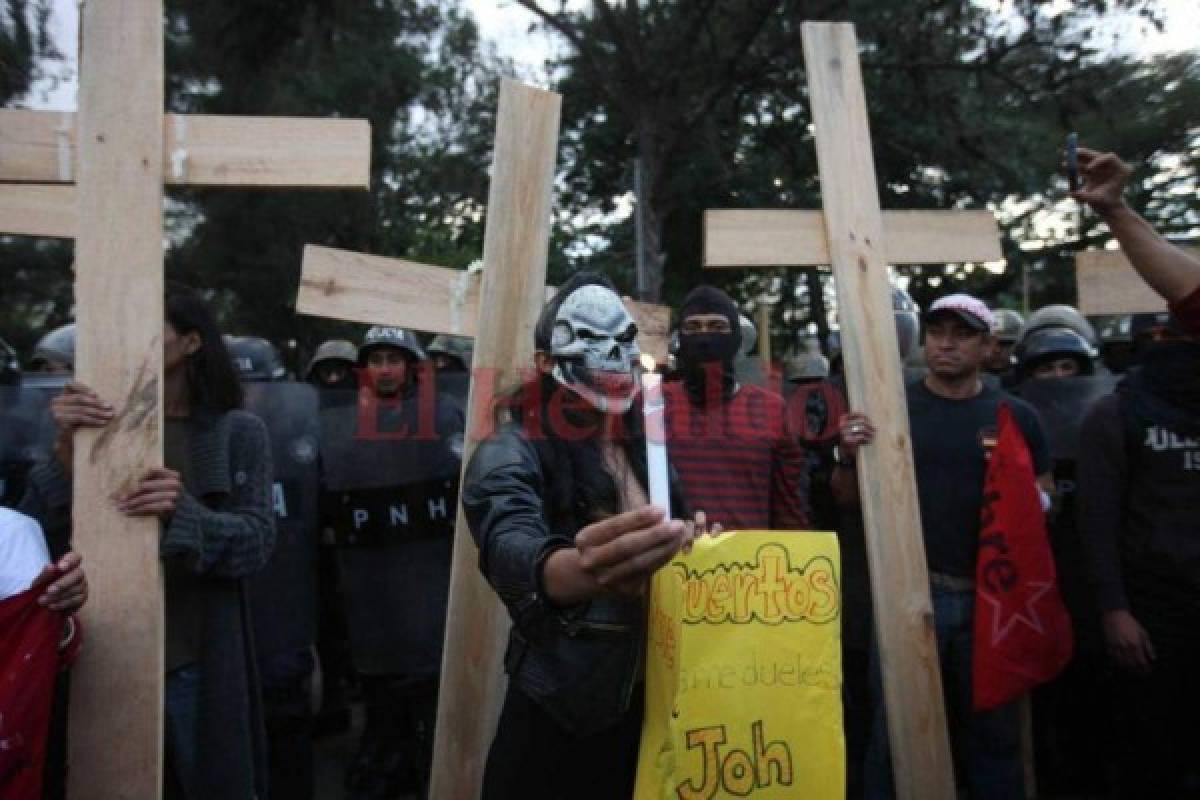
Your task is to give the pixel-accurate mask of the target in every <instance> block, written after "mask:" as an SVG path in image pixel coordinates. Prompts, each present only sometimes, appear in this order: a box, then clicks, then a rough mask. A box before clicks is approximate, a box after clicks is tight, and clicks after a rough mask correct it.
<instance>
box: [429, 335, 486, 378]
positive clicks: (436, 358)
mask: <svg viewBox="0 0 1200 800" xmlns="http://www.w3.org/2000/svg"><path fill="white" fill-rule="evenodd" d="M425 352H426V353H428V354H429V360H430V361H432V362H433V366H434V368H435V369H437V371H438V372H467V371H468V370H470V369H471V358H472V356H473V355H474V352H475V347H474V345H473V344H472V343H471V340H470V339H468V338H467V337H465V336H449V335H447V334H444V333H439V334H438V335H437V336H435V337H433V341H432V342H430V343H429V347H427V348H425Z"/></svg>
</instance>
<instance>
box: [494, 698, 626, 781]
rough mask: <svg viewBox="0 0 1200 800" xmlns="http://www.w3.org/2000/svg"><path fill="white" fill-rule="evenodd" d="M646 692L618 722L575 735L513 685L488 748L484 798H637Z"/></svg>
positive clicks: (505, 699)
mask: <svg viewBox="0 0 1200 800" xmlns="http://www.w3.org/2000/svg"><path fill="white" fill-rule="evenodd" d="M641 730H642V692H641V689H640V687H639V689H638V690H637V691H635V694H634V702H633V707H631V708H630V710H629V711H628V712H627V713H626V714H625V716H624V717H622V718H621V721H620V722H619V723H617V725H616V726H615V727H613V728H610V729H608V730H605V731H602V732H600V733H596V734H592V735H590V736H576V735H574V734H572V733H571V732H569V731H567V730H565V729H564V728H563V727H562V726H561V725H559V724H558V723H557V722H555V721H554V720H553V719H552V718H551V717H550V715H549V714H547V713H546V712H545V711H543V710H542V708H541V707H540V706H538V705H537V704H536V703H534V702H533V700H531V699H530V698H529V697H528V696H527V695H526V694H525V693H524V692H522V691H521V690H520V689H518V688H517V687H515V686H513V685H511V684H510V685H509V687H508V694H507V696H506V697H505V698H504V710H503V711H501V713H500V725H499V728H498V729H497V731H496V738H495V739H494V740H493V741H492V749H491V750H490V751H489V752H488V761H487V768H486V770H485V771H484V776H483V800H617V799H618V798H622V799H623V798H630V797H632V796H633V783H634V779H635V778H636V777H637V757H638V743H639V740H640V737H641Z"/></svg>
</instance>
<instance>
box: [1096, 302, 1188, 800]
mask: <svg viewBox="0 0 1200 800" xmlns="http://www.w3.org/2000/svg"><path fill="white" fill-rule="evenodd" d="M1141 345H1142V346H1141V347H1140V348H1139V349H1138V350H1137V351H1135V356H1134V357H1135V360H1136V362H1137V364H1138V366H1135V367H1134V368H1132V369H1131V370H1130V371H1129V373H1128V374H1127V376H1126V378H1125V379H1124V380H1123V381H1122V382H1121V384H1120V385H1119V386H1118V387H1117V391H1116V392H1114V393H1113V394H1111V395H1108V396H1107V397H1104V398H1101V399H1100V400H1099V401H1097V402H1096V404H1095V405H1094V406H1092V409H1091V411H1090V412H1088V415H1087V418H1086V419H1085V420H1084V423H1083V428H1082V430H1081V431H1080V435H1079V452H1078V456H1077V459H1078V464H1077V471H1078V480H1079V488H1078V507H1079V523H1078V524H1079V527H1080V529H1081V531H1082V532H1083V543H1084V554H1085V556H1086V557H1087V558H1086V562H1087V564H1086V565H1087V567H1088V570H1089V571H1090V573H1091V575H1090V577H1091V581H1092V585H1093V587H1094V588H1095V592H1096V600H1097V603H1098V604H1099V609H1100V621H1101V627H1102V629H1103V634H1104V640H1105V643H1106V645H1107V649H1108V654H1109V657H1110V658H1111V659H1112V660H1113V661H1114V662H1115V663H1116V665H1117V667H1118V668H1119V671H1118V674H1119V676H1120V681H1121V684H1122V687H1121V688H1122V689H1123V691H1119V692H1117V697H1118V702H1120V703H1121V704H1122V706H1123V710H1124V712H1125V714H1126V716H1125V718H1124V719H1125V722H1124V724H1123V725H1122V736H1121V740H1120V741H1119V742H1118V747H1119V752H1118V757H1117V782H1118V796H1119V797H1122V798H1131V797H1183V796H1185V795H1186V796H1190V795H1188V793H1187V791H1186V790H1185V789H1184V785H1185V783H1186V773H1187V772H1188V769H1189V767H1191V766H1192V765H1193V764H1194V758H1193V757H1192V754H1194V753H1195V748H1196V745H1197V743H1198V742H1197V739H1196V724H1195V720H1196V711H1197V704H1196V700H1197V697H1198V695H1197V693H1196V689H1195V678H1194V676H1195V675H1196V673H1197V671H1198V670H1200V513H1198V511H1197V510H1198V509H1200V339H1198V338H1197V337H1196V336H1195V335H1194V334H1190V333H1189V332H1188V330H1187V328H1186V327H1185V326H1184V324H1183V323H1182V322H1181V320H1179V319H1178V318H1175V317H1173V318H1171V319H1170V320H1169V321H1168V324H1167V325H1165V326H1162V327H1161V328H1160V329H1159V330H1157V331H1156V332H1155V333H1154V335H1153V336H1150V337H1144V338H1143V339H1142V341H1141Z"/></svg>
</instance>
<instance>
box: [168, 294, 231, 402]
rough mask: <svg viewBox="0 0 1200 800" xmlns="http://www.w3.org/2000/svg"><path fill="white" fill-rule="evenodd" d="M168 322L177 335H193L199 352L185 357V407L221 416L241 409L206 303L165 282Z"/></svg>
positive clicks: (195, 295) (220, 342) (226, 353)
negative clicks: (197, 341) (197, 340)
mask: <svg viewBox="0 0 1200 800" xmlns="http://www.w3.org/2000/svg"><path fill="white" fill-rule="evenodd" d="M165 310H166V316H167V322H169V323H171V327H172V328H174V329H175V332H176V333H178V334H179V335H180V336H186V335H187V334H189V333H192V332H195V333H196V334H198V335H199V336H200V349H199V350H197V351H196V352H194V353H192V354H191V355H190V356H188V357H187V362H186V369H187V386H188V404H189V406H190V407H191V408H192V409H193V410H198V411H207V412H210V413H214V414H223V413H225V412H226V411H231V410H233V409H235V408H241V407H242V384H241V381H239V380H238V375H237V372H236V371H235V370H234V368H233V361H232V360H231V359H230V357H229V350H227V349H226V347H225V340H224V339H222V338H221V331H220V330H218V329H217V320H216V317H214V316H213V313H212V309H211V308H209V306H208V303H206V302H205V301H204V299H203V298H201V297H200V295H199V294H198V293H197V292H196V291H195V290H194V289H192V288H190V287H188V286H184V285H183V284H181V283H175V282H173V281H172V282H168V283H167V297H166V304H165Z"/></svg>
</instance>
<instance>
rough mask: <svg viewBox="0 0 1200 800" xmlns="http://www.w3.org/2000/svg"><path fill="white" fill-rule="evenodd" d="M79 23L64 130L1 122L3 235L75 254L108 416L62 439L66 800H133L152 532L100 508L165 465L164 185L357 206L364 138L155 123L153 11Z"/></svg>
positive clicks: (153, 775)
mask: <svg viewBox="0 0 1200 800" xmlns="http://www.w3.org/2000/svg"><path fill="white" fill-rule="evenodd" d="M81 24H82V29H83V40H82V46H81V51H82V52H81V58H80V62H81V63H80V77H81V80H80V86H79V112H78V114H60V113H50V112H28V111H4V112H0V181H2V182H4V183H0V232H4V233H13V234H24V235H34V236H59V237H74V238H75V240H76V243H75V273H76V279H75V280H76V284H75V297H76V308H77V315H76V316H77V323H78V334H79V336H78V343H77V351H76V374H77V375H78V376H79V379H80V380H82V381H83V382H85V383H87V384H89V385H90V386H91V387H92V388H94V389H95V390H96V391H97V392H98V393H99V394H100V395H101V396H102V397H104V398H106V399H108V400H109V401H110V402H111V403H112V404H113V405H114V407H115V409H116V418H115V419H114V421H113V422H112V423H111V424H110V425H108V426H107V427H106V428H104V429H102V430H84V431H80V432H79V433H78V435H77V436H76V437H75V462H74V478H75V480H74V500H73V508H74V533H73V540H74V547H75V548H76V549H77V550H79V551H80V552H81V553H83V554H84V556H85V559H86V562H87V569H88V577H89V580H90V582H91V589H92V591H91V598H90V600H89V602H88V605H87V606H86V607H85V608H84V612H83V618H84V630H85V631H86V632H87V633H86V636H87V644H86V645H85V647H84V649H83V652H82V655H81V657H80V661H79V663H78V664H77V665H76V667H75V669H74V671H73V674H72V687H71V715H70V727H71V729H70V753H69V763H70V770H69V775H68V779H69V787H68V789H69V794H70V796H71V797H72V798H97V800H146V799H147V798H154V797H159V796H160V795H161V789H162V735H163V734H162V728H163V712H162V701H163V668H164V662H163V625H164V621H163V592H162V568H161V562H160V561H159V556H158V544H159V523H158V520H155V519H130V518H128V517H125V516H123V515H121V514H119V513H118V512H117V511H116V509H115V507H114V505H113V503H112V500H111V497H112V495H113V494H114V493H115V492H117V491H119V490H121V489H123V488H126V487H129V486H131V485H132V484H133V482H134V481H135V480H137V478H138V477H139V476H140V474H141V473H142V471H143V470H145V469H146V468H147V467H148V466H152V465H160V464H162V443H161V432H162V380H161V375H162V329H163V225H162V210H163V185H164V183H169V184H175V185H187V186H195V185H205V186H272V187H286V186H319V187H343V188H359V189H365V188H366V187H367V184H368V181H369V171H370V170H369V167H370V130H369V126H368V125H367V123H366V122H365V121H360V120H305V121H299V120H287V119H266V118H231V117H211V116H177V115H165V114H164V113H163V102H164V96H163V85H164V80H163V30H162V24H163V7H162V2H161V0H156V1H153V2H152V1H151V0H106V1H105V2H103V3H87V4H84V5H83V11H82V20H81ZM14 181H15V182H21V183H16V184H14V183H13V182H14Z"/></svg>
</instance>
